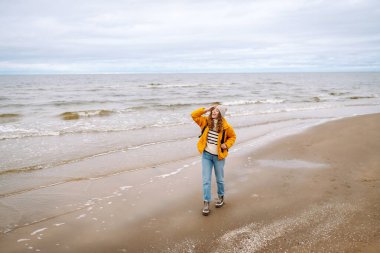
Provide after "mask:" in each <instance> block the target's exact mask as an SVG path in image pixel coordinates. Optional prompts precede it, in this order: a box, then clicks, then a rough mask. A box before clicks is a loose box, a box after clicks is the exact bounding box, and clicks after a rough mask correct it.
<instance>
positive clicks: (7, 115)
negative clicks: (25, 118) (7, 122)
mask: <svg viewBox="0 0 380 253" xmlns="http://www.w3.org/2000/svg"><path fill="white" fill-rule="evenodd" d="M18 117H21V114H18V113H2V114H0V118H18Z"/></svg>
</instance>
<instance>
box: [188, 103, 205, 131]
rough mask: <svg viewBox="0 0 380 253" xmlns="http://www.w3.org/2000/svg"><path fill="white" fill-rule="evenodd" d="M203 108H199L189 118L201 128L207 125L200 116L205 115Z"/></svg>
mask: <svg viewBox="0 0 380 253" xmlns="http://www.w3.org/2000/svg"><path fill="white" fill-rule="evenodd" d="M205 110H206V109H205V108H204V107H202V108H199V109H197V110H195V111H193V112H192V113H191V117H192V118H193V120H194V121H195V123H197V124H198V125H199V126H200V127H201V128H202V126H204V125H206V123H207V118H206V117H204V116H202V115H203V114H204V113H205Z"/></svg>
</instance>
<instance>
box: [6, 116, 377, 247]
mask: <svg viewBox="0 0 380 253" xmlns="http://www.w3.org/2000/svg"><path fill="white" fill-rule="evenodd" d="M379 127H380V114H371V115H363V116H356V117H349V118H343V119H339V120H334V121H330V122H327V123H324V124H321V125H317V126H315V127H312V128H310V129H307V130H306V131H304V132H301V133H298V134H295V135H291V136H288V137H284V138H282V139H280V140H276V141H274V142H272V143H269V144H268V145H265V146H263V147H260V148H258V149H254V150H253V151H247V150H245V151H244V152H240V151H236V152H233V153H231V154H230V156H229V157H228V158H227V161H226V167H225V173H226V179H225V181H226V205H225V206H224V207H223V208H221V209H218V210H217V209H215V208H214V207H213V208H212V210H211V214H210V216H209V217H203V216H202V215H201V208H202V200H201V196H202V194H201V174H200V157H199V156H198V157H195V158H194V157H191V158H188V159H184V160H180V161H176V162H172V163H170V164H164V165H162V166H158V167H155V168H147V169H144V170H137V171H132V172H124V173H120V174H115V175H111V176H108V177H105V178H99V179H93V180H82V181H80V180H79V181H73V182H68V183H65V184H61V185H56V186H52V187H48V188H44V189H38V190H35V191H34V192H33V193H32V192H27V193H24V194H19V195H15V196H9V197H6V198H2V200H1V202H2V203H3V204H4V206H7V207H9V209H10V210H11V209H12V205H15V203H20V202H22V201H24V202H23V203H24V208H30V209H33V208H34V207H38V208H37V209H36V211H35V212H30V215H31V216H35V217H36V219H37V220H35V222H33V223H32V224H23V225H22V226H19V227H16V228H14V227H13V228H12V230H11V231H9V232H7V233H3V234H2V235H1V236H0V245H1V248H2V252H30V251H31V250H32V251H41V252H46V251H54V252H69V251H70V252H83V251H91V252H231V251H233V250H237V251H239V252H278V251H291V252H305V251H317V252H337V251H345V252H357V251H362V252H376V250H377V249H379V248H380V229H379V228H380V219H379V213H380V204H379V203H380V201H379V200H380V199H379V196H380V190H379V189H380V171H379V169H378V168H379V167H380V166H379V165H380V159H379V157H380V144H379V143H380V135H379V133H378V129H380V128H379ZM194 145H195V143H194ZM213 180H215V179H214V178H213ZM213 184H214V181H213ZM215 190H216V189H215V185H213V193H214V196H215ZM55 204H56V207H58V208H57V209H59V212H58V211H55V210H51V207H52V206H54V205H55ZM70 205H71V206H70ZM62 208H67V212H64V214H62ZM10 210H8V212H6V214H7V215H9V217H3V218H2V219H9V220H12V219H15V220H16V219H18V220H19V221H22V220H23V219H26V217H22V214H19V213H17V212H12V211H10ZM41 210H42V211H43V212H45V213H44V215H45V216H46V217H48V214H49V219H43V218H42V219H41V217H45V216H44V215H41V212H42V211H41ZM55 212H56V213H57V215H56V216H55V215H54V213H55ZM4 214H5V212H4ZM18 215H21V217H17V216H18ZM28 218H30V217H28ZM38 219H40V220H38ZM19 223H22V222H19Z"/></svg>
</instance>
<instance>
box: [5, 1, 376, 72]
mask: <svg viewBox="0 0 380 253" xmlns="http://www.w3.org/2000/svg"><path fill="white" fill-rule="evenodd" d="M278 71H281V72H283V71H292V72H294V71H380V1H378V0H333V1H332V0H326V1H324V0H289V1H287V0H262V1H261V0H257V1H256V0H252V1H248V0H235V1H233V0H230V1H216V0H215V1H214V0H206V1H204V0H184V1H180V0H178V1H175V0H172V1H171V0H167V1H160V0H156V1H154V0H136V1H127V0H126V1H116V0H115V1H112V0H109V1H98V0H89V1H77V0H75V1H71V0H63V1H59V0H46V1H43V0H35V1H34V0H24V1H18V0H0V74H12V73H25V74H31V73H34V74H38V73H136V72H137V73H140V72H154V73H160V72H165V73H166V72H278Z"/></svg>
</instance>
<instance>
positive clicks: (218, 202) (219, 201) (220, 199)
mask: <svg viewBox="0 0 380 253" xmlns="http://www.w3.org/2000/svg"><path fill="white" fill-rule="evenodd" d="M223 205H224V196H219V197H218V199H217V200H216V203H215V207H216V208H221V207H222V206H223Z"/></svg>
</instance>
